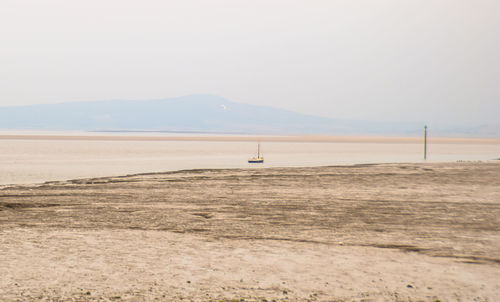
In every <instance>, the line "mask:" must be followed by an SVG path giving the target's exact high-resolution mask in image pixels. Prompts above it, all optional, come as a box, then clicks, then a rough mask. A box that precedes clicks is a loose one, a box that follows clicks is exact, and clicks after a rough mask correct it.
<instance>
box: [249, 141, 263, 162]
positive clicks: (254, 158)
mask: <svg viewBox="0 0 500 302" xmlns="http://www.w3.org/2000/svg"><path fill="white" fill-rule="evenodd" d="M263 162H264V156H261V154H260V143H259V144H258V145H257V157H252V158H250V159H249V160H248V163H250V164H259V163H263Z"/></svg>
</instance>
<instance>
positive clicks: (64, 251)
mask: <svg viewBox="0 0 500 302" xmlns="http://www.w3.org/2000/svg"><path fill="white" fill-rule="evenodd" d="M499 175H500V162H488V163H486V162H485V163H429V164H377V165H355V166H333V167H314V168H269V169H255V170H253V169H224V170H188V171H177V172H168V173H150V174H140V175H130V176H123V177H105V178H94V179H77V180H69V181H63V182H50V183H45V184H38V185H25V186H3V187H0V189H1V190H0V300H1V301H4V300H5V301H10V300H43V299H45V300H68V301H71V300H72V299H73V300H126V301H130V300H137V301H142V300H155V299H157V300H175V301H177V300H181V299H187V300H195V301H208V300H233V299H237V300H240V299H245V300H256V301H262V300H263V299H266V300H267V301H272V300H273V299H274V300H292V301H294V300H300V301H303V300H313V301H314V300H319V301H332V300H333V301H336V300H338V301H353V300H354V301H362V300H363V301H388V300H389V301H435V300H441V301H499V300H500V282H499V280H500V177H499Z"/></svg>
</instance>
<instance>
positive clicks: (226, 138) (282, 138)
mask: <svg viewBox="0 0 500 302" xmlns="http://www.w3.org/2000/svg"><path fill="white" fill-rule="evenodd" d="M128 134H129V133H128ZM128 134H127V135H106V134H103V133H102V132H100V134H98V135H96V134H94V135H92V134H87V133H82V134H46V132H44V134H0V140H88V141H207V142H255V141H261V142H287V143H292V142H297V143H409V144H417V143H422V142H423V138H422V137H393V136H328V135H289V136H287V135H228V134H219V135H218V134H207V135H199V134H198V135H186V134H185V133H182V134H181V135H128ZM429 143H435V144H464V143H473V144H500V138H451V137H431V138H429Z"/></svg>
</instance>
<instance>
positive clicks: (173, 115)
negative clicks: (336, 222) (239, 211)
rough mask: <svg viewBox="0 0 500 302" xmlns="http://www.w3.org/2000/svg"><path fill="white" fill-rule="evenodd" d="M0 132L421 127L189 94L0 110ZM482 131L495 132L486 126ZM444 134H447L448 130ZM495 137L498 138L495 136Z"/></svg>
mask: <svg viewBox="0 0 500 302" xmlns="http://www.w3.org/2000/svg"><path fill="white" fill-rule="evenodd" d="M0 128H4V129H40V130H84V131H157V132H158V131H160V132H161V131H163V132H195V133H226V134H231V133H234V134H399V135H419V134H420V133H421V132H422V128H423V125H421V124H417V123H410V122H404V123H401V122H398V123H391V122H367V121H352V120H340V119H333V118H327V117H319V116H314V115H308V114H302V113H297V112H294V111H291V110H286V109H279V108H274V107H270V106H258V105H249V104H243V103H237V102H233V101H230V100H228V99H226V98H224V97H220V96H217V95H211V94H192V95H186V96H180V97H173V98H162V99H155V100H104V101H90V102H64V103H56V104H38V105H24V106H9V107H0ZM479 128H480V127H479ZM479 128H475V129H462V130H461V131H460V132H461V133H463V134H467V135H470V134H471V132H472V133H474V131H477V129H479ZM485 129H487V130H495V128H494V127H491V126H487V127H486V128H485ZM445 132H448V133H453V130H451V131H445ZM493 132H494V133H495V131H493ZM497 135H498V136H500V133H498V134H497Z"/></svg>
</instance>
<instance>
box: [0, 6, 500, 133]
mask: <svg viewBox="0 0 500 302" xmlns="http://www.w3.org/2000/svg"><path fill="white" fill-rule="evenodd" d="M192 93H211V94H217V95H220V96H224V97H226V98H228V99H230V100H233V101H237V102H242V103H249V104H259V105H272V106H274V107H279V108H286V109H291V110H295V111H299V112H303V113H310V114H317V115H322V116H328V117H336V118H344V119H370V120H385V121H401V120H410V121H417V122H420V121H421V122H422V123H429V124H431V125H432V124H434V125H436V124H440V125H441V124H442V125H446V124H462V125H473V124H481V123H486V122H495V121H496V120H497V119H499V118H498V115H500V1H498V0H491V1H488V0H468V1H461V0H449V1H444V0H416V1H405V0H387V1H384V0H376V1H375V0H366V1H356V0H345V1H336V0H324V1H320V0H317V1H314V0H308V1H306V0H304V1H294V0H279V1H272V0H266V1H261V0H252V1H250V0H248V1H238V0H210V1H208V0H200V1H195V0H179V1H167V0H162V1H160V0H159V1H152V0H141V1H138V0H136V1H127V0H85V1H79V0H72V1H69V0H43V1H40V0H2V1H1V2H0V105H1V106H6V105H23V104H36V103H56V102H66V101H94V100H105V99H157V98H165V97H173V96H181V95H186V94H192Z"/></svg>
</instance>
